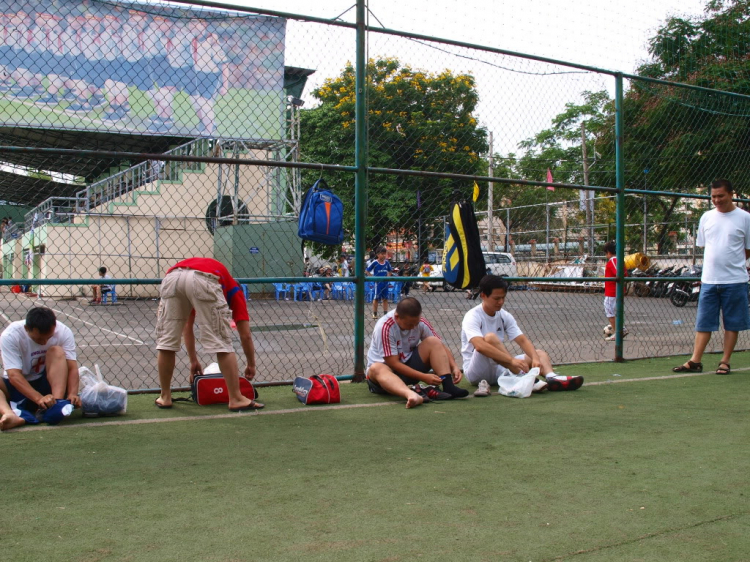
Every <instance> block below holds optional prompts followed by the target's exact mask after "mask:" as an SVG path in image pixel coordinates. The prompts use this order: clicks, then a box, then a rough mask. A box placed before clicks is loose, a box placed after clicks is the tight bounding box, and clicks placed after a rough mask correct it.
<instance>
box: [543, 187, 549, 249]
mask: <svg viewBox="0 0 750 562" xmlns="http://www.w3.org/2000/svg"><path fill="white" fill-rule="evenodd" d="M544 207H545V210H546V213H545V214H546V215H547V225H546V228H545V236H544V242H545V244H544V248H545V250H544V258H545V259H546V260H547V263H549V201H548V202H546V203H545V204H544Z"/></svg>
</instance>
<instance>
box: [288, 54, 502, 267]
mask: <svg viewBox="0 0 750 562" xmlns="http://www.w3.org/2000/svg"><path fill="white" fill-rule="evenodd" d="M354 87H355V71H354V67H353V66H352V65H351V64H350V65H347V66H346V68H344V70H343V71H342V73H341V75H340V76H337V77H336V78H330V79H327V80H326V81H325V83H324V84H323V86H321V87H320V88H318V89H317V90H315V91H314V92H313V96H314V97H315V98H316V99H317V100H319V101H320V105H318V106H317V107H315V108H313V109H309V110H304V111H302V112H301V142H300V149H301V153H302V158H303V160H305V161H308V162H323V163H331V164H342V165H352V164H353V163H354V150H355V144H354V129H355V122H354V117H355V88H354ZM366 95H367V133H368V150H369V165H370V166H373V167H380V168H392V169H401V170H424V171H430V172H450V173H460V174H485V173H486V171H487V163H486V161H485V160H484V159H483V158H482V155H483V154H486V152H487V148H488V147H487V139H486V136H487V135H486V131H485V130H484V129H483V128H482V127H480V126H479V125H478V123H477V120H476V118H475V117H474V111H475V109H476V105H477V102H478V99H479V97H478V94H477V91H476V84H475V82H474V78H473V77H472V76H470V75H466V74H454V73H452V72H451V71H450V70H444V71H443V72H440V73H437V74H431V73H427V72H422V71H418V70H413V69H412V68H410V67H409V66H406V65H402V64H401V63H400V62H399V61H398V60H397V59H394V58H381V59H377V60H370V61H369V62H368V63H367V92H366ZM318 175H319V174H318V173H315V172H309V173H306V174H305V175H304V178H305V184H311V183H312V182H313V181H315V179H317V177H318ZM333 187H334V189H335V191H336V193H337V194H338V195H339V196H340V197H341V199H342V200H343V201H344V206H345V215H346V218H345V229H346V230H347V232H348V233H349V234H350V235H351V234H353V230H354V178H353V177H352V175H351V174H348V175H344V174H342V175H341V176H338V177H337V178H336V180H335V185H333ZM471 189H472V182H462V181H455V180H441V179H434V178H424V177H410V176H396V175H386V174H371V175H370V176H369V193H368V221H367V227H366V238H367V239H366V244H367V246H368V247H371V248H373V247H375V246H377V245H380V244H383V243H384V242H385V238H386V236H387V235H388V234H389V233H392V232H398V233H399V236H400V237H401V238H407V237H409V238H420V239H421V240H422V242H423V244H422V248H421V251H420V253H421V254H422V255H424V253H425V252H426V250H427V245H428V242H429V239H430V238H431V237H434V238H436V239H440V238H442V236H441V228H440V227H441V226H442V219H440V217H441V216H442V215H446V214H447V213H448V209H449V203H450V201H451V199H452V197H453V195H454V192H455V191H458V192H460V193H461V194H462V195H463V196H468V195H469V194H470V193H471ZM420 225H421V227H422V229H421V233H420V232H419V227H420Z"/></svg>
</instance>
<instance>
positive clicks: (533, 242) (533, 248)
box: [529, 240, 536, 256]
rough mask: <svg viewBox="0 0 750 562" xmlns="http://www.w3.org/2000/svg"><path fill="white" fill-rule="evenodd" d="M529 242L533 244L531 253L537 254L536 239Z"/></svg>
mask: <svg viewBox="0 0 750 562" xmlns="http://www.w3.org/2000/svg"><path fill="white" fill-rule="evenodd" d="M529 243H530V244H531V255H532V256H536V240H530V241H529Z"/></svg>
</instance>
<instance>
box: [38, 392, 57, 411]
mask: <svg viewBox="0 0 750 562" xmlns="http://www.w3.org/2000/svg"><path fill="white" fill-rule="evenodd" d="M56 403H57V400H55V397H54V396H52V395H51V394H47V395H46V396H41V397H40V398H39V400H37V401H36V405H37V406H39V407H40V408H41V409H42V410H46V409H47V408H49V407H51V406H54V405H55V404H56Z"/></svg>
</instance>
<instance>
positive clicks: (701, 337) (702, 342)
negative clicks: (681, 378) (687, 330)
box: [690, 332, 737, 363]
mask: <svg viewBox="0 0 750 562" xmlns="http://www.w3.org/2000/svg"><path fill="white" fill-rule="evenodd" d="M710 340H711V332H695V341H694V343H693V355H692V356H691V357H690V360H691V361H692V362H693V363H700V362H701V360H702V359H703V352H704V351H706V346H707V345H708V342H709V341H710ZM735 343H737V340H735Z"/></svg>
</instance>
